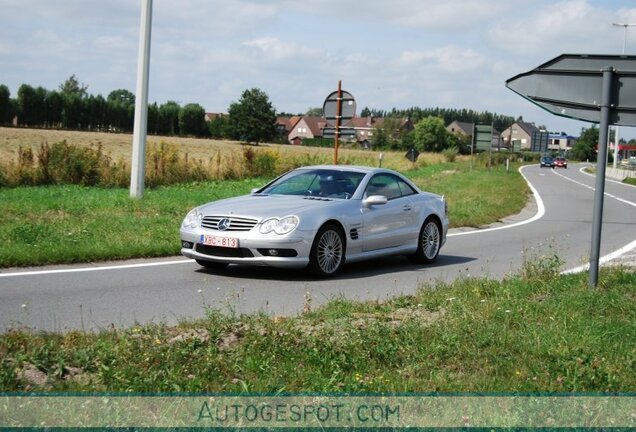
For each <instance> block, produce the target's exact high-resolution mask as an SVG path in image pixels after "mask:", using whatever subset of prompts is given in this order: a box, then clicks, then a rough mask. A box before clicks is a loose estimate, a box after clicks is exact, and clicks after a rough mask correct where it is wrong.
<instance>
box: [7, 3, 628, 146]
mask: <svg viewBox="0 0 636 432" xmlns="http://www.w3.org/2000/svg"><path fill="white" fill-rule="evenodd" d="M0 11H1V12H0V84H5V85H6V86H8V87H9V90H10V91H11V96H12V97H15V96H16V95H17V91H18V88H19V86H20V85H21V84H29V85H32V86H34V87H37V86H42V87H44V88H46V89H49V90H55V89H58V88H59V86H60V84H62V83H63V82H64V81H65V80H66V79H67V78H69V77H70V76H71V75H73V74H74V75H75V76H76V77H77V78H78V79H79V81H80V82H81V83H84V84H85V85H87V86H88V92H89V93H91V94H95V95H97V94H101V95H102V96H104V97H107V96H108V94H109V93H110V92H111V91H113V90H116V89H127V90H130V91H132V92H133V93H135V92H136V88H135V87H136V77H137V58H138V50H139V29H140V18H141V0H107V1H105V0H100V1H97V0H0ZM613 23H623V24H631V23H634V24H636V2H634V1H633V0H564V1H556V2H555V1H554V0H482V1H479V0H446V1H440V0H391V1H386V0H384V1H382V0H364V1H360V0H355V1H351V0H311V1H307V0H305V1H291V0H278V1H275V0H261V1H257V0H222V1H221V0H219V1H217V0H179V1H174V0H154V1H153V14H152V36H151V54H150V80H149V93H148V99H149V102H150V103H152V102H157V103H158V104H162V103H165V102H167V101H169V100H173V101H176V102H178V103H179V104H181V105H185V104H187V103H198V104H200V105H201V106H203V107H204V108H205V110H206V111H207V112H227V109H228V107H229V106H230V104H231V103H232V102H236V101H238V100H239V99H240V97H241V93H242V92H243V91H244V90H246V89H251V88H255V87H256V88H259V89H261V90H263V91H264V92H265V93H267V95H268V96H269V98H270V101H271V102H272V104H273V106H274V108H276V110H277V112H287V113H294V114H295V113H304V112H306V111H307V110H308V109H309V108H314V107H322V105H323V102H324V100H325V98H326V97H327V96H328V95H329V94H330V93H331V92H333V91H335V90H336V89H337V86H338V81H339V80H341V81H342V88H343V89H344V90H346V91H348V92H349V93H351V94H352V95H353V96H354V98H355V100H356V106H357V113H358V114H359V113H360V111H361V110H362V109H363V108H364V107H369V108H375V109H381V110H391V109H392V108H397V109H403V108H409V107H421V108H433V107H440V108H450V109H463V108H466V109H472V110H475V111H489V112H493V113H497V114H502V115H509V116H513V117H515V118H517V117H519V116H522V117H523V120H524V121H527V122H534V123H535V124H536V125H537V126H545V127H546V128H547V129H548V130H549V131H558V132H561V131H562V132H566V133H568V134H570V135H575V136H577V135H579V134H580V132H581V128H588V127H590V126H591V124H590V123H585V122H580V121H577V120H572V119H568V118H563V117H558V116H555V115H553V114H551V113H549V112H547V111H545V110H543V109H541V108H539V107H537V106H535V105H534V104H532V103H530V102H528V101H527V100H525V99H524V98H522V97H520V96H519V95H517V94H515V93H513V92H512V91H511V90H509V89H508V88H506V86H505V81H506V80H507V79H509V78H512V77H513V76H515V75H517V74H519V73H523V72H527V71H529V70H532V69H534V68H535V67H537V66H539V65H541V64H543V63H545V62H546V61H548V60H550V59H552V58H554V57H556V56H558V55H560V54H563V53H568V54H621V53H622V52H623V45H624V44H625V53H626V54H636V27H633V28H628V29H627V31H626V32H625V29H624V28H621V27H614V26H613V25H612V24H613ZM625 35H626V37H625ZM621 136H623V137H626V138H631V137H636V128H627V127H623V128H621Z"/></svg>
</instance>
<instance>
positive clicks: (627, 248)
mask: <svg viewBox="0 0 636 432" xmlns="http://www.w3.org/2000/svg"><path fill="white" fill-rule="evenodd" d="M634 248H636V240H634V241H633V242H631V243H630V244H628V245H625V246H623V247H622V248H620V249H617V250H615V251H614V252H612V253H610V254H608V255H605V256H604V257H601V258H599V263H600V264H604V263H606V262H608V261H611V260H613V259H616V258H618V257H620V256H621V255H623V254H626V253H627V252H630V251H631V250H632V249H634ZM589 268H590V264H589V263H587V264H584V265H582V266H579V267H575V268H572V269H569V270H565V271H562V272H561V274H570V273H579V272H582V271H586V270H589Z"/></svg>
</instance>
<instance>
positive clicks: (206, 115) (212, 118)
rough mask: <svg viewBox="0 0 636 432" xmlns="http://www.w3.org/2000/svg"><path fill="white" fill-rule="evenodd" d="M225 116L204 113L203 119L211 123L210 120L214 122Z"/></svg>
mask: <svg viewBox="0 0 636 432" xmlns="http://www.w3.org/2000/svg"><path fill="white" fill-rule="evenodd" d="M225 116H227V114H223V113H205V116H204V119H205V121H206V122H211V121H212V120H216V119H217V118H218V117H225Z"/></svg>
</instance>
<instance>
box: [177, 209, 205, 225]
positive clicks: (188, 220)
mask: <svg viewBox="0 0 636 432" xmlns="http://www.w3.org/2000/svg"><path fill="white" fill-rule="evenodd" d="M201 219H203V213H201V212H200V211H199V210H197V209H194V210H190V213H188V214H187V215H186V217H185V219H184V220H183V223H182V224H181V226H182V227H184V228H197V227H198V226H199V224H200V223H201Z"/></svg>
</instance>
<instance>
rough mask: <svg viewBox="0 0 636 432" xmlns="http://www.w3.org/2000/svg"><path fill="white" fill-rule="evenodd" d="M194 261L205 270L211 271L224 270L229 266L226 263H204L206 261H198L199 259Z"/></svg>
mask: <svg viewBox="0 0 636 432" xmlns="http://www.w3.org/2000/svg"><path fill="white" fill-rule="evenodd" d="M195 261H196V262H197V264H199V265H200V266H201V267H205V268H206V269H207V270H212V271H221V270H224V269H225V268H226V267H227V266H228V265H229V264H228V263H222V262H216V261H206V260H199V259H198V260H195Z"/></svg>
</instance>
